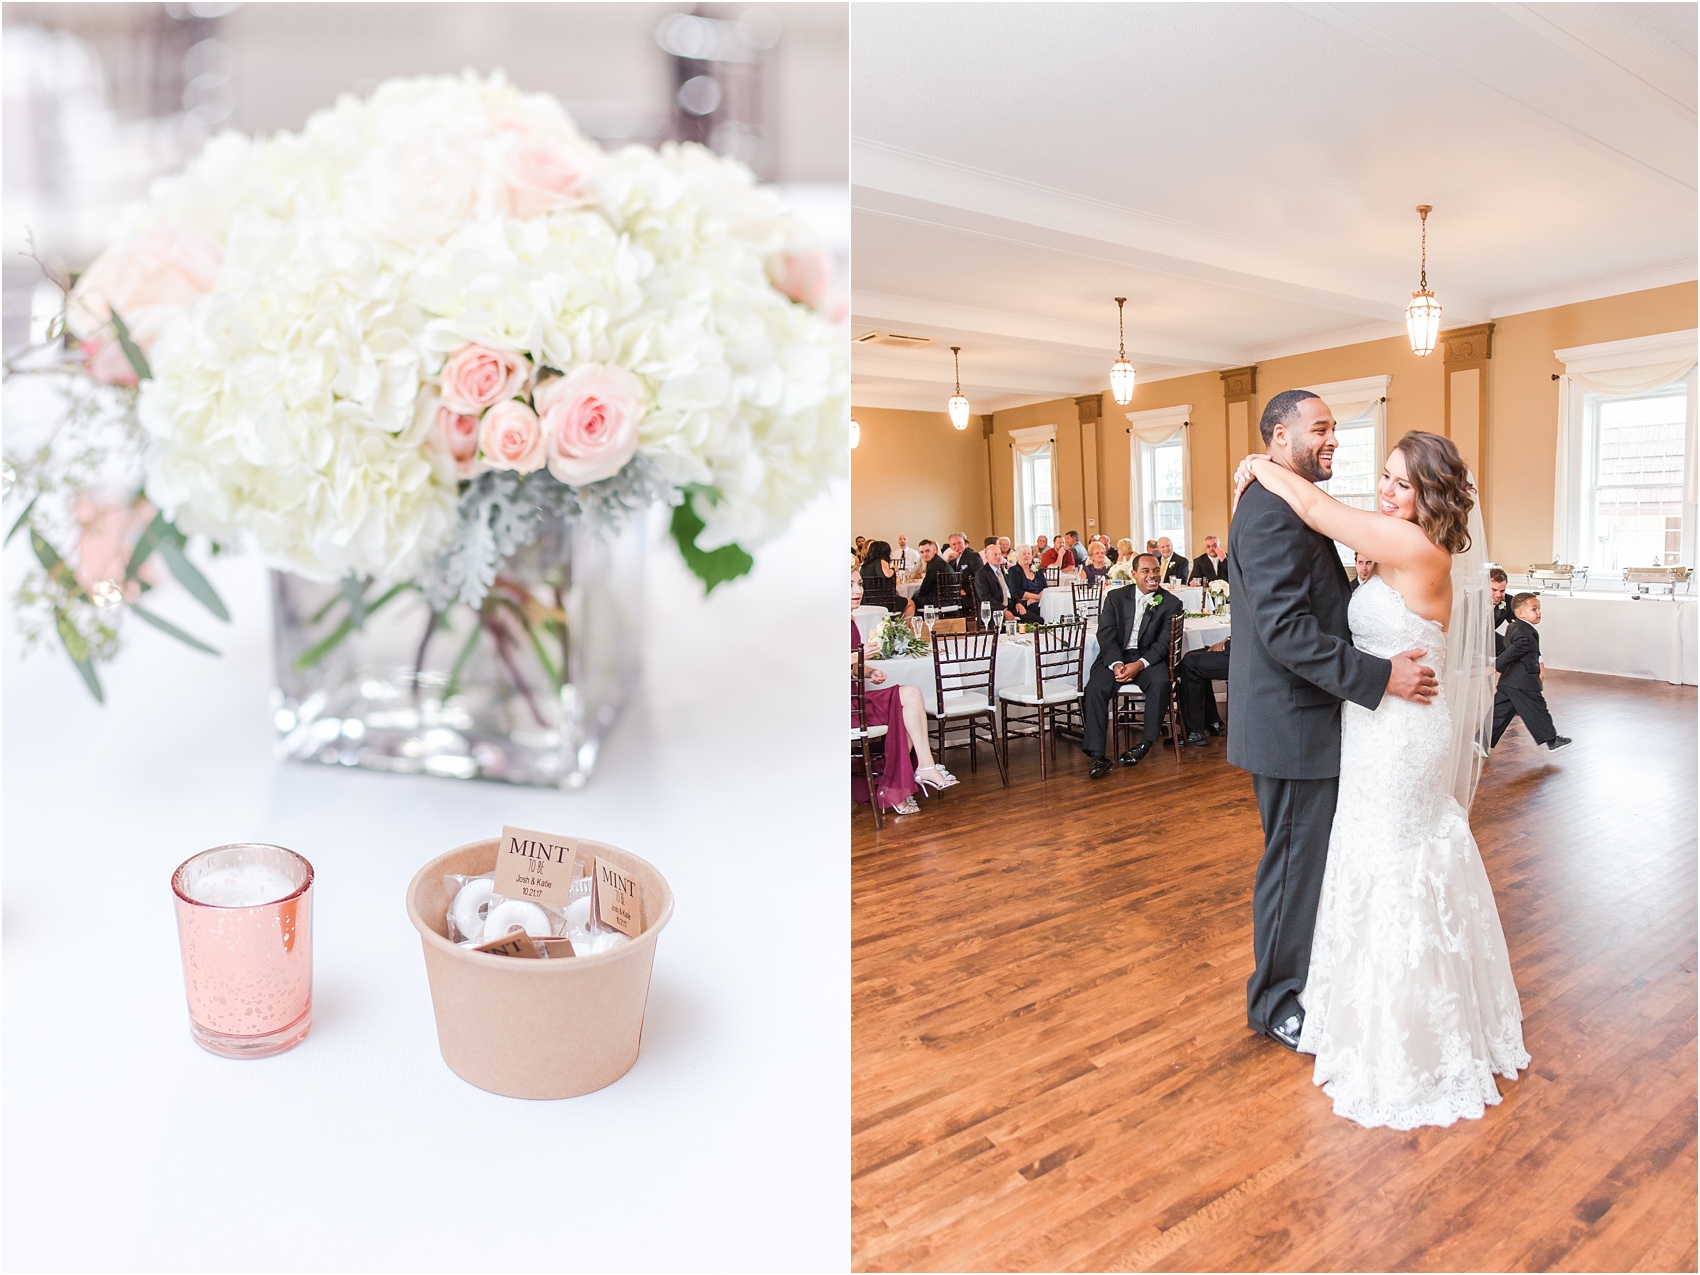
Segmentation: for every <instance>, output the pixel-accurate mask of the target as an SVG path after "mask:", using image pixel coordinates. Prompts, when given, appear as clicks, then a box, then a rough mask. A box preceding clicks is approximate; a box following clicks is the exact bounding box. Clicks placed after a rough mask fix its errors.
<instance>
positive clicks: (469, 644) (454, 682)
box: [443, 616, 484, 704]
mask: <svg viewBox="0 0 1700 1275" xmlns="http://www.w3.org/2000/svg"><path fill="white" fill-rule="evenodd" d="M483 632H484V625H483V623H482V621H481V620H480V618H479V617H477V616H474V617H473V620H472V632H471V633H468V634H467V635H466V645H464V646H462V647H461V648H460V654H459V655H457V656H455V662H454V667H453V668H451V669H450V670H449V682H448V685H447V686H445V687H443V702H444V703H445V704H446V703H448V701H449V699H450V698H451V697H452V696H453V695H454V693H455V691H457V690H459V689H460V675H461V671H462V670H463V669H464V668H465V667H466V661H467V660H468V659H470V658H471V656H472V648H473V647H475V646H477V645H478V638H479V635H480V634H482V633H483Z"/></svg>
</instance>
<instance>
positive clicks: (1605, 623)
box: [1539, 591, 1700, 686]
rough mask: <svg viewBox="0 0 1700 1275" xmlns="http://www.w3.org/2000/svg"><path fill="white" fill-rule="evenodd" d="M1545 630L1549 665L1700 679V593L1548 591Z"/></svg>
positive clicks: (1685, 681) (1677, 681) (1682, 681)
mask: <svg viewBox="0 0 1700 1275" xmlns="http://www.w3.org/2000/svg"><path fill="white" fill-rule="evenodd" d="M1539 632H1540V636H1541V658H1542V659H1543V660H1545V661H1546V664H1547V667H1548V668H1553V669H1571V670H1575V671H1577V672H1582V673H1607V674H1610V675H1612V676H1614V677H1640V678H1648V679H1651V680H1654V681H1660V682H1669V683H1671V684H1672V685H1673V686H1677V685H1684V686H1694V685H1696V684H1697V683H1700V676H1697V665H1700V658H1697V657H1700V597H1692V596H1687V595H1683V594H1678V595H1677V597H1676V598H1675V599H1674V600H1672V599H1671V598H1670V597H1669V596H1668V595H1666V596H1663V597H1642V598H1640V599H1636V598H1634V597H1632V596H1631V595H1629V594H1625V593H1604V592H1600V593H1587V592H1583V593H1575V594H1567V593H1553V592H1550V591H1548V592H1545V593H1542V594H1541V624H1540V629H1539Z"/></svg>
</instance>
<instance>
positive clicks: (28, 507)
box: [5, 492, 41, 544]
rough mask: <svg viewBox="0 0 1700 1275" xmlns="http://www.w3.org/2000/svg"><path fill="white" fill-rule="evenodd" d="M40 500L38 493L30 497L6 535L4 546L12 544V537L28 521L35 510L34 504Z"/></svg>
mask: <svg viewBox="0 0 1700 1275" xmlns="http://www.w3.org/2000/svg"><path fill="white" fill-rule="evenodd" d="M40 499H41V495H40V493H39V492H38V493H37V494H36V495H34V496H31V497H30V502H29V504H27V505H25V506H24V511H23V513H21V514H19V515H18V520H17V521H16V522H14V523H13V524H12V529H11V530H10V531H8V532H7V533H6V540H5V543H6V544H11V543H12V537H13V536H15V535H17V534H18V529H19V528H20V527H22V526H23V525H24V524H25V523H26V522H28V521H29V516H30V513H31V511H33V510H34V509H35V502H36V501H38V500H40Z"/></svg>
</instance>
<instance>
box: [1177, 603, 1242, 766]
mask: <svg viewBox="0 0 1700 1275" xmlns="http://www.w3.org/2000/svg"><path fill="white" fill-rule="evenodd" d="M1230 587H1232V586H1230ZM1231 649H1232V648H1231V644H1230V643H1229V642H1228V641H1227V640H1226V639H1224V640H1223V641H1220V642H1218V643H1216V645H1215V646H1213V647H1210V648H1209V649H1208V650H1204V651H1191V652H1189V653H1187V654H1186V655H1185V656H1183V657H1182V658H1181V720H1182V721H1184V722H1185V723H1186V742H1187V743H1189V744H1191V745H1192V746H1193V747H1194V748H1202V747H1204V745H1206V744H1208V743H1209V742H1210V736H1212V735H1221V734H1223V733H1224V731H1223V728H1222V715H1221V714H1220V713H1219V712H1217V711H1216V685H1215V684H1216V683H1217V682H1225V681H1227V680H1228V663H1229V660H1230V651H1231Z"/></svg>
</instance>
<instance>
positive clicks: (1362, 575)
mask: <svg viewBox="0 0 1700 1275" xmlns="http://www.w3.org/2000/svg"><path fill="white" fill-rule="evenodd" d="M1374 571H1375V563H1373V562H1371V561H1370V560H1369V559H1368V558H1366V557H1364V556H1363V555H1362V554H1361V553H1359V552H1358V551H1357V550H1355V549H1354V550H1353V551H1352V592H1353V593H1356V592H1357V591H1358V586H1359V585H1360V584H1362V583H1363V582H1364V581H1365V580H1368V579H1369V578H1370V576H1371V574H1372V573H1374ZM1228 587H1229V588H1232V587H1233V586H1232V585H1229V586H1228Z"/></svg>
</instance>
